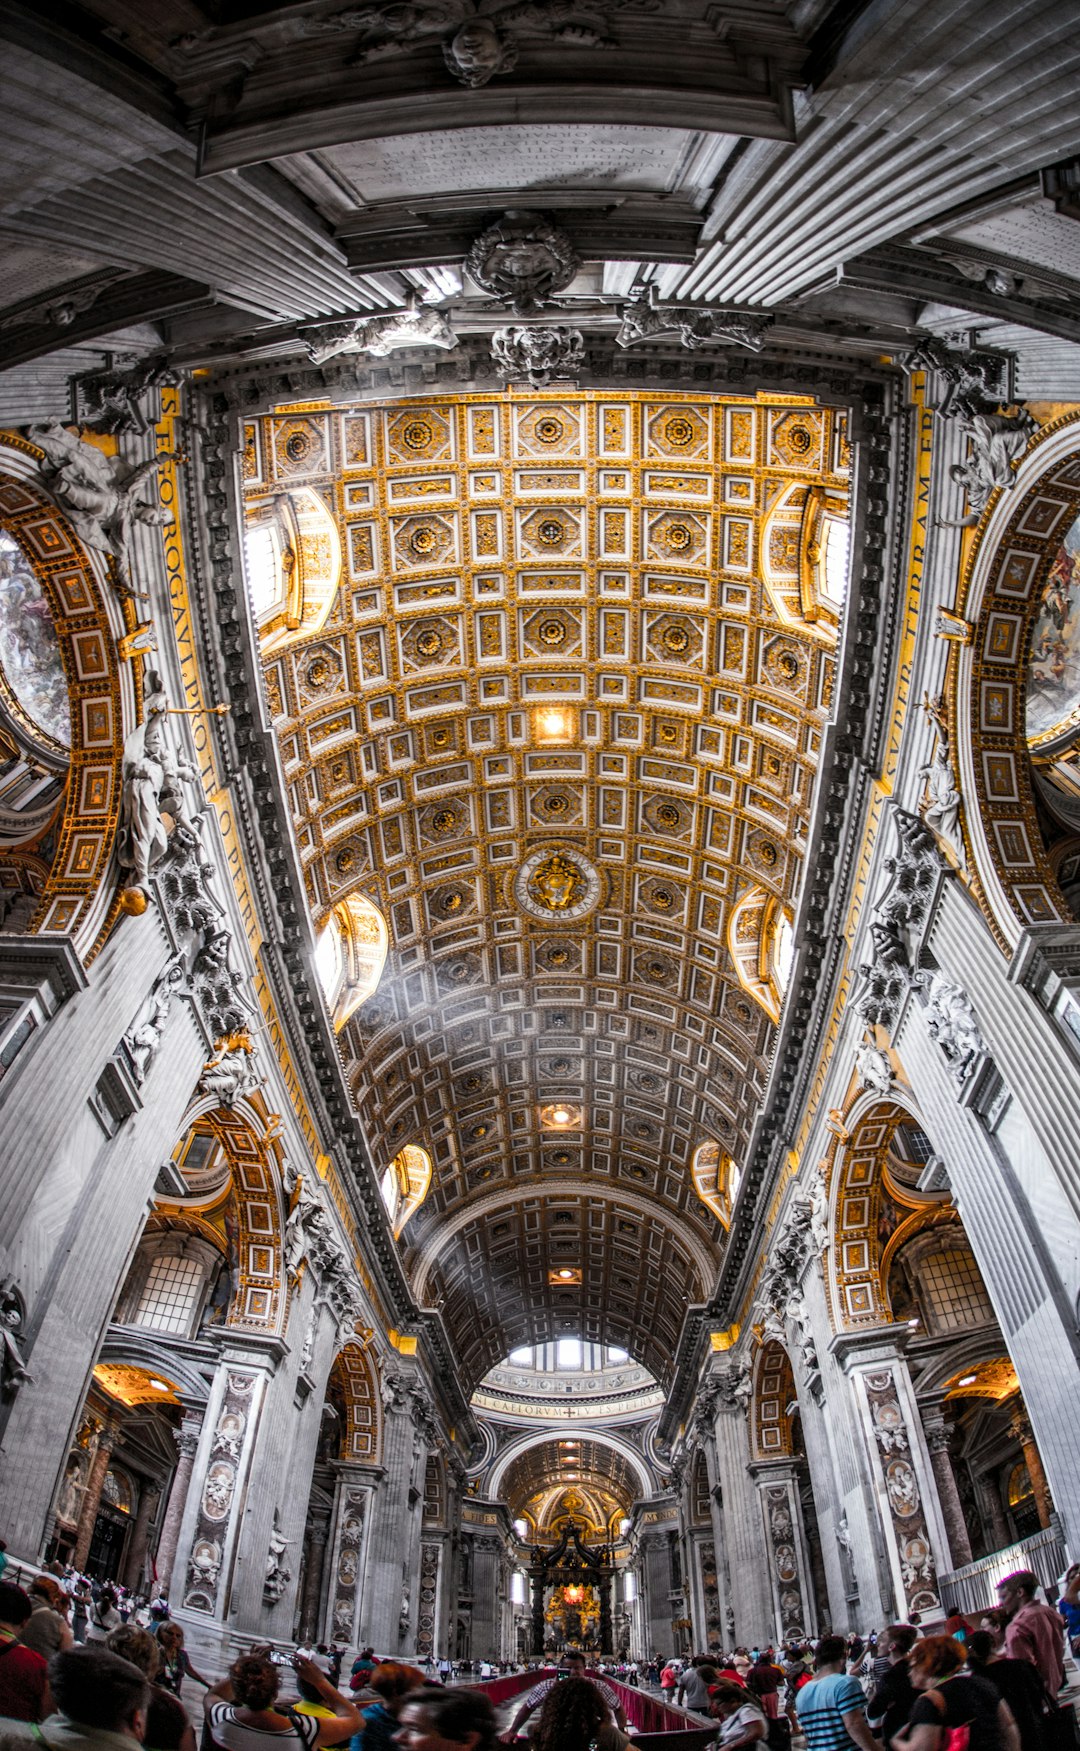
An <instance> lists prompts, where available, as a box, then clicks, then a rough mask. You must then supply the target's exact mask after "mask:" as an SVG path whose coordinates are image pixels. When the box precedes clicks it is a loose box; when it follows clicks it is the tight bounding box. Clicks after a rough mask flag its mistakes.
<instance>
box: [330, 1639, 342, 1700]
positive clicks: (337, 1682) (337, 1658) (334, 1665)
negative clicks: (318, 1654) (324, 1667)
mask: <svg viewBox="0 0 1080 1751" xmlns="http://www.w3.org/2000/svg"><path fill="white" fill-rule="evenodd" d="M327 1652H328V1654H329V1658H330V1682H331V1684H332V1685H333V1686H334V1689H335V1690H340V1689H341V1662H342V1660H343V1659H344V1658H345V1649H344V1648H339V1647H338V1645H337V1642H331V1643H330V1646H329V1649H328V1650H327Z"/></svg>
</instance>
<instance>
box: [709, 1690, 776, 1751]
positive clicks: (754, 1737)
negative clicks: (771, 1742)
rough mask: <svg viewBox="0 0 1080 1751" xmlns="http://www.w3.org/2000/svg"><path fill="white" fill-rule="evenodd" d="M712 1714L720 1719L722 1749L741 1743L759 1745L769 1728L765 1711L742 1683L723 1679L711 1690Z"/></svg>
mask: <svg viewBox="0 0 1080 1751" xmlns="http://www.w3.org/2000/svg"><path fill="white" fill-rule="evenodd" d="M709 1713H710V1714H711V1715H713V1716H714V1717H715V1718H716V1720H718V1721H719V1722H720V1731H719V1732H718V1733H717V1735H716V1743H717V1744H718V1745H719V1746H721V1747H722V1751H734V1748H735V1746H737V1745H755V1744H756V1743H757V1742H758V1740H759V1739H764V1738H765V1735H766V1733H767V1732H768V1730H769V1726H768V1722H767V1721H766V1719H765V1710H764V1709H763V1708H762V1706H761V1703H760V1702H759V1701H758V1698H757V1697H756V1696H752V1695H751V1694H750V1692H749V1690H747V1689H746V1687H745V1686H744V1685H742V1684H731V1683H729V1682H728V1681H727V1679H723V1678H722V1679H721V1680H720V1682H719V1683H718V1684H714V1685H713V1687H712V1690H711V1691H710V1693H709Z"/></svg>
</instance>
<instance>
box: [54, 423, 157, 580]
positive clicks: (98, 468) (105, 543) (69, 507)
mask: <svg viewBox="0 0 1080 1751" xmlns="http://www.w3.org/2000/svg"><path fill="white" fill-rule="evenodd" d="M28 436H29V438H30V441H31V443H33V444H36V445H37V446H38V448H39V449H41V450H43V451H44V452H45V463H44V465H43V468H42V473H43V474H44V477H45V484H46V486H47V487H48V489H49V491H50V492H51V493H52V495H53V497H54V498H55V499H56V501H57V503H58V504H59V505H60V506H61V507H62V508H63V510H64V511H65V512H66V514H67V515H68V517H69V518H70V519H71V523H72V525H73V527H74V529H75V533H76V534H77V535H78V537H79V539H80V540H81V541H82V542H83V543H84V544H85V545H86V546H87V547H92V548H94V550H95V551H96V552H98V553H106V554H109V555H110V556H111V558H112V561H113V564H112V570H111V576H112V581H113V583H114V585H115V586H116V588H117V589H118V590H119V591H120V593H121V595H125V596H137V595H141V594H143V592H142V591H139V590H136V588H135V585H134V583H133V581H132V576H131V538H132V534H133V532H134V529H135V525H136V524H137V523H145V524H147V525H149V526H150V527H151V528H154V529H164V528H165V527H166V526H167V525H168V524H169V523H171V522H172V512H171V511H169V510H166V508H165V506H164V505H161V504H153V503H148V502H147V501H146V500H145V499H143V498H142V497H141V496H140V495H141V492H142V488H143V485H144V482H146V481H147V480H148V479H149V478H150V477H151V476H152V475H154V474H156V472H157V470H158V468H159V467H160V466H161V464H162V462H166V461H173V462H179V461H182V460H183V458H182V456H181V455H180V453H179V452H178V451H168V452H164V451H163V452H162V453H161V454H159V455H157V456H152V457H151V458H150V460H149V461H148V462H136V463H127V462H123V461H122V460H121V459H120V457H119V456H105V455H103V454H102V452H101V451H100V450H99V449H97V448H96V446H95V445H93V444H85V443H83V441H82V439H81V438H80V437H79V435H78V433H77V432H73V431H69V430H68V428H67V427H66V426H61V425H59V424H58V423H57V422H56V421H55V420H54V421H53V422H52V423H51V424H50V425H45V426H31V427H30V429H29V433H28Z"/></svg>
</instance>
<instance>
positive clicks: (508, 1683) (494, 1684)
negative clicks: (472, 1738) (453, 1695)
mask: <svg viewBox="0 0 1080 1751" xmlns="http://www.w3.org/2000/svg"><path fill="white" fill-rule="evenodd" d="M554 1676H555V1668H554V1666H543V1667H541V1669H540V1670H539V1671H538V1672H508V1673H507V1675H506V1677H505V1678H485V1679H484V1681H483V1683H479V1684H470V1683H466V1684H465V1685H464V1686H463V1688H464V1689H466V1690H482V1691H483V1693H484V1695H485V1696H487V1697H490V1698H491V1701H492V1702H493V1703H494V1705H495V1707H496V1708H498V1707H499V1706H500V1704H501V1703H504V1702H509V1701H510V1700H511V1698H512V1697H515V1696H521V1695H522V1694H523V1693H524V1692H525V1691H526V1690H531V1689H532V1688H533V1685H534V1684H539V1683H540V1680H541V1679H542V1678H554Z"/></svg>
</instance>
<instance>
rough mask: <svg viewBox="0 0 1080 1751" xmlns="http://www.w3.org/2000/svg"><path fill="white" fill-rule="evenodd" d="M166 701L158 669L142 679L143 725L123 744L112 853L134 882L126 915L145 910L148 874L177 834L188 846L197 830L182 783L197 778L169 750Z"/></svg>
mask: <svg viewBox="0 0 1080 1751" xmlns="http://www.w3.org/2000/svg"><path fill="white" fill-rule="evenodd" d="M168 713H169V701H168V696H167V695H166V693H165V689H164V687H163V685H162V681H161V676H160V675H159V674H158V672H157V670H156V669H150V670H148V671H147V675H146V688H145V692H144V694H143V712H142V722H141V723H140V724H139V725H138V726H137V727H136V728H135V729H134V730H132V732H131V734H130V736H129V737H128V739H127V741H126V742H125V744H124V773H123V792H122V796H121V802H120V826H119V830H118V832H117V838H116V855H117V859H118V861H119V863H120V867H121V868H122V869H126V870H130V871H131V875H132V880H131V881H130V882H129V884H128V886H127V887H126V888H125V890H124V907H125V910H126V911H128V912H145V910H146V907H147V905H148V903H149V897H150V888H149V883H150V872H151V870H152V869H153V868H154V867H155V865H156V864H158V863H160V862H161V859H162V858H163V857H164V855H165V853H166V851H167V850H168V849H169V840H170V836H171V835H173V834H174V833H179V834H180V835H181V836H182V838H183V839H184V840H186V841H187V842H189V843H190V841H191V839H192V838H193V837H194V834H195V826H194V823H193V821H192V819H191V816H190V815H189V813H188V808H187V803H186V800H185V797H184V793H183V785H184V781H185V780H188V781H191V780H194V779H197V778H198V773H197V772H196V770H195V768H194V767H193V766H191V765H189V763H188V762H187V761H186V760H183V759H181V757H180V756H179V755H178V754H177V752H176V750H175V749H174V747H173V746H172V743H171V741H170V737H169V726H168Z"/></svg>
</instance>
